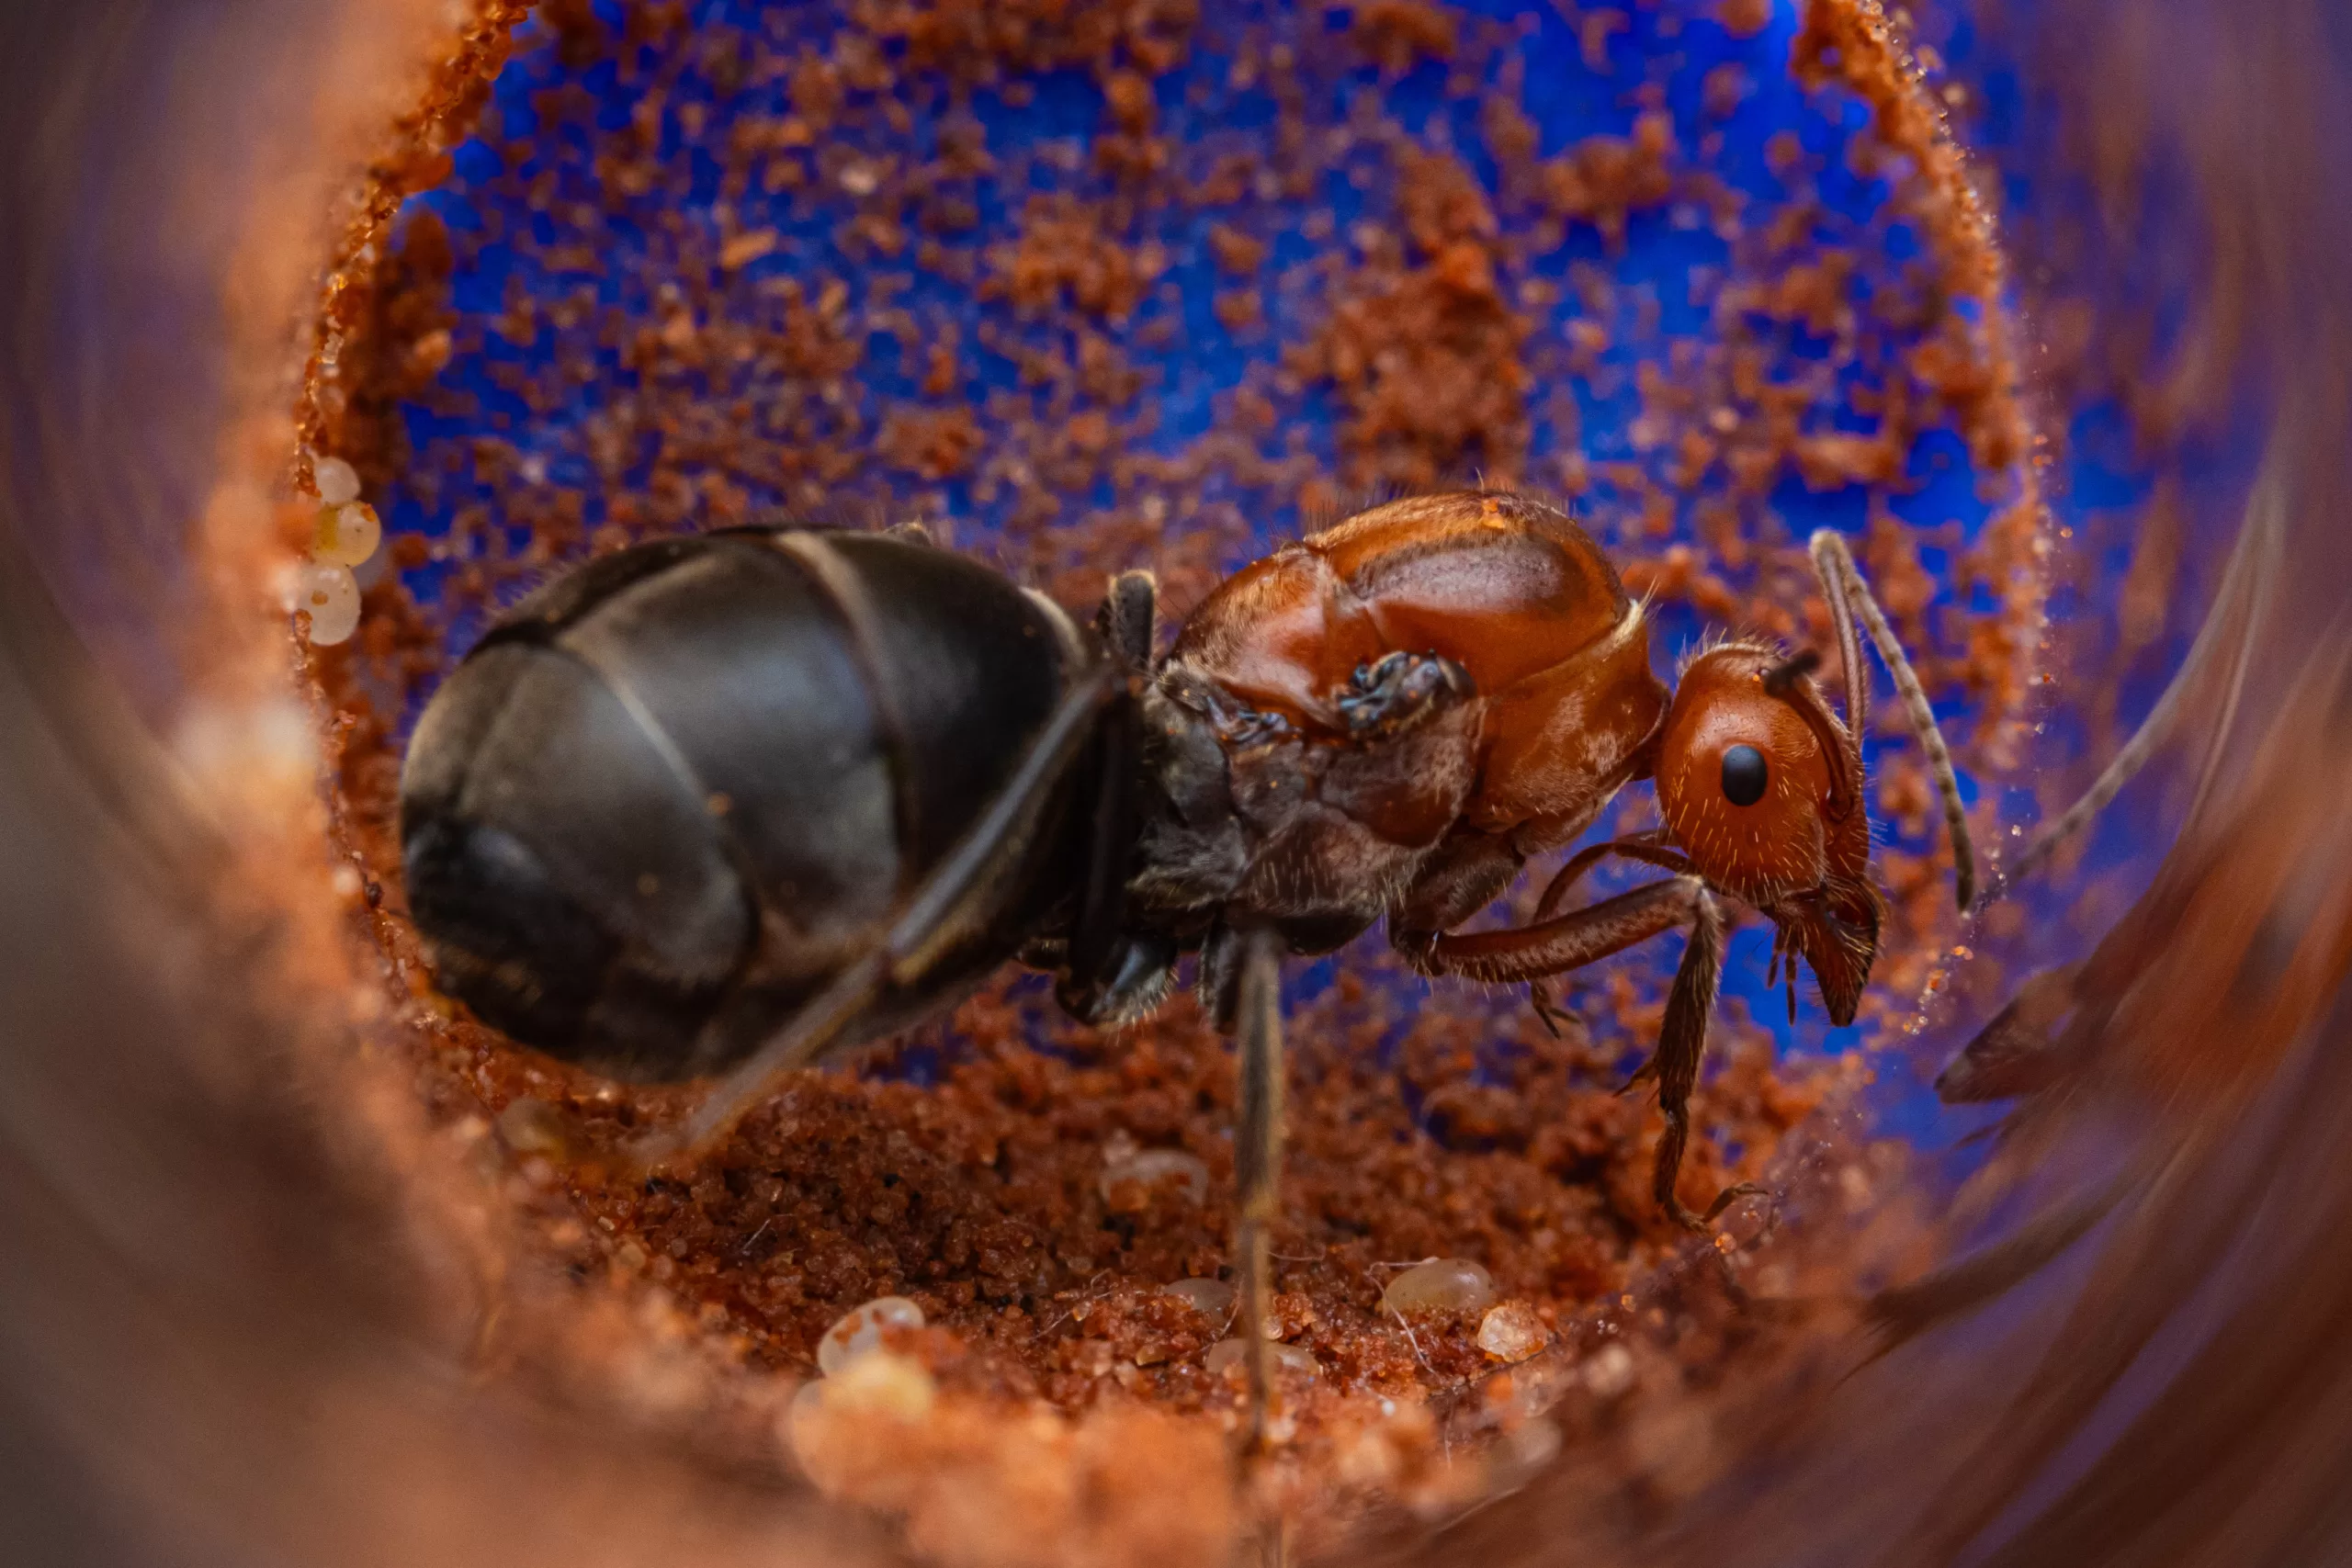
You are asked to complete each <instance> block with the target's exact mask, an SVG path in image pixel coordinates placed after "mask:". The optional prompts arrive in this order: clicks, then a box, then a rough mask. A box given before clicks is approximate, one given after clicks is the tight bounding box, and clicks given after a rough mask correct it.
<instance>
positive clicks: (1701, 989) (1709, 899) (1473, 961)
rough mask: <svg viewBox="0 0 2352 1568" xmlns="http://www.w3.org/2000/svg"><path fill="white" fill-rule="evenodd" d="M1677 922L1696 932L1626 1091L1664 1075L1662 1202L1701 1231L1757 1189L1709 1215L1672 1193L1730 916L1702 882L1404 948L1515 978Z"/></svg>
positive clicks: (1568, 965) (1427, 966) (1660, 1082)
mask: <svg viewBox="0 0 2352 1568" xmlns="http://www.w3.org/2000/svg"><path fill="white" fill-rule="evenodd" d="M1671 853H1672V852H1671V851H1665V852H1661V854H1662V855H1665V854H1671ZM1645 858H1646V857H1645ZM1679 925H1688V926H1689V927H1690V928H1691V941H1690V944H1689V945H1688V946H1687V947H1685V948H1684V949H1683V953H1682V963H1681V964H1680V966H1679V968H1677V969H1676V971H1675V975H1674V988H1673V990H1672V992H1671V993H1670V994H1669V995H1668V998H1667V1005H1666V1023H1665V1027H1664V1030H1663V1031H1662V1032H1661V1033H1660V1035H1659V1037H1658V1045H1657V1050H1656V1051H1655V1052H1653V1053H1651V1055H1650V1059H1649V1060H1648V1061H1647V1062H1645V1063H1644V1064H1643V1066H1642V1067H1641V1070H1640V1071H1638V1072H1636V1073H1635V1074H1634V1076H1633V1077H1632V1079H1631V1080H1629V1081H1628V1082H1627V1084H1626V1085H1625V1087H1626V1088H1627V1089H1632V1088H1633V1087H1634V1085H1635V1084H1639V1083H1642V1082H1645V1081H1646V1080H1648V1079H1651V1078H1655V1079H1657V1086H1658V1097H1657V1098H1658V1109H1659V1111H1661V1112H1663V1113H1664V1115H1665V1117H1666V1132H1665V1134H1664V1135H1663V1136H1662V1137H1661V1138H1660V1140H1659V1142H1658V1148H1657V1177H1656V1190H1657V1199H1658V1203H1659V1206H1660V1207H1662V1208H1663V1209H1665V1210H1666V1212H1667V1213H1668V1215H1669V1216H1671V1217H1672V1218H1673V1219H1674V1220H1675V1222H1676V1223H1677V1224H1681V1225H1683V1226H1685V1227H1686V1228H1688V1229H1692V1230H1702V1229H1704V1228H1705V1227H1706V1225H1707V1224H1708V1223H1709V1222H1711V1221H1713V1219H1714V1218H1715V1216H1716V1215H1718V1214H1720V1213H1723V1211H1724V1206H1725V1205H1727V1204H1728V1203H1730V1202H1731V1201H1733V1200H1734V1199H1736V1198H1738V1197H1741V1196H1743V1195H1745V1194H1747V1193H1748V1192H1752V1191H1755V1190H1756V1189H1755V1188H1754V1187H1751V1186H1748V1185H1746V1184H1741V1185H1739V1186H1735V1187H1731V1188H1727V1189H1725V1190H1724V1192H1723V1193H1722V1194H1721V1195H1719V1196H1718V1197H1717V1198H1716V1199H1715V1201H1714V1202H1713V1204H1712V1205H1710V1206H1709V1207H1708V1209H1707V1211H1706V1213H1703V1214H1694V1213H1691V1211H1690V1210H1689V1209H1687V1208H1685V1207H1683V1205H1682V1202H1681V1201H1680V1200H1679V1198H1677V1197H1676V1196H1675V1191H1674V1183H1675V1177H1676V1175H1677V1174H1678V1173H1679V1171H1680V1169H1681V1168H1682V1151H1683V1148H1684V1146H1685V1145H1687V1144H1688V1143H1689V1141H1690V1135H1691V1116H1690V1100H1691V1089H1692V1087H1693V1086H1694V1085H1695V1084H1696V1083H1697V1082H1698V1079H1699V1066H1700V1063H1701V1061H1702V1059H1703V1058H1704V1056H1705V1055H1706V1049H1707V1021H1708V1019H1709V1018H1710V1016H1711V1015H1712V1014H1713V1011H1714V1007H1715V992H1716V989H1717V987H1718V986H1719V984H1720V983H1721V980H1722V976H1723V953H1724V931H1725V928H1726V925H1727V922H1726V921H1725V919H1724V913H1723V908H1722V906H1721V905H1719V904H1717V903H1716V901H1715V898H1714V896H1713V894H1711V893H1709V892H1708V891H1707V887H1706V884H1705V883H1703V882H1702V881H1700V880H1699V878H1697V877H1696V876H1689V875H1683V876H1676V877H1673V878H1670V879H1669V880H1667V881H1664V882H1652V883H1648V884H1645V886H1640V887H1636V888H1634V890H1633V891H1632V892H1630V893H1621V894H1619V895H1618V896H1617V897H1614V898H1611V899H1607V900H1605V901H1603V902H1601V903H1599V904H1594V905H1591V906H1589V907H1588V908H1582V909H1578V910H1577V911H1576V912H1575V913H1574V914H1569V915H1562V916H1559V917H1557V918H1555V919H1550V920H1544V921H1540V922H1538V923H1536V924H1534V925H1529V926H1521V927H1520V928H1518V929H1517V930H1514V931H1472V932H1468V933H1466V934H1461V935H1453V936H1438V937H1434V938H1430V939H1429V940H1428V941H1427V942H1426V943H1425V944H1424V945H1421V946H1419V947H1418V948H1413V947H1408V948H1406V955H1407V957H1408V959H1411V960H1413V961H1414V962H1415V963H1416V964H1419V967H1421V968H1422V969H1423V970H1424V971H1425V972H1427V973H1430V974H1449V975H1461V976H1465V977H1467V978H1469V979H1473V980H1485V981H1487V982H1489V983H1493V984H1509V983H1510V982H1512V981H1518V980H1533V979H1539V978H1541V977H1543V976H1547V975H1558V974H1562V973H1564V972H1566V971H1567V970H1570V969H1576V968H1580V967H1582V966H1583V965H1585V964H1590V963H1593V962H1595V961H1596V960H1598V959H1602V958H1606V957H1608V956H1609V955H1610V954H1611V953H1622V952H1623V951H1624V950H1625V949H1626V948H1629V947H1632V946H1633V945H1634V944H1635V943H1636V942H1645V941H1647V940H1648V939H1649V938H1651V937H1654V936H1658V935H1660V934H1662V933H1664V932H1666V931H1672V930H1673V929H1674V928H1675V927H1677V926H1679Z"/></svg>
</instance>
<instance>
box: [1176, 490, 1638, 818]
mask: <svg viewBox="0 0 2352 1568" xmlns="http://www.w3.org/2000/svg"><path fill="white" fill-rule="evenodd" d="M1397 652H1401V653H1412V654H1438V655H1442V656H1443V657H1444V658H1447V659H1450V660H1453V661H1454V662H1456V663H1458V664H1460V665H1461V666H1462V667H1463V669H1464V670H1465V671H1468V672H1469V674H1470V677H1471V679H1472V681H1473V682H1475V683H1476V687H1477V691H1478V697H1479V700H1480V702H1481V704H1482V705H1483V707H1484V717H1483V722H1482V725H1481V728H1480V731H1479V737H1480V738H1479V742H1478V744H1479V746H1480V748H1481V751H1482V755H1481V758H1480V771H1479V778H1478V784H1477V786H1476V790H1475V791H1474V792H1473V794H1472V795H1471V796H1470V798H1469V800H1468V801H1467V803H1466V804H1465V805H1464V807H1463V810H1462V818H1463V820H1464V823H1465V824H1467V825H1468V826H1470V827H1472V828H1474V829H1477V830H1480V831H1484V832H1491V833H1499V832H1505V831H1509V830H1511V829H1519V828H1521V827H1523V826H1526V825H1530V824H1534V825H1537V826H1538V828H1539V829H1541V828H1544V827H1546V826H1551V825H1559V826H1563V827H1565V826H1566V825H1569V824H1577V825H1580V824H1581V822H1582V820H1584V819H1585V818H1589V816H1590V814H1591V812H1592V811H1593V810H1594V809H1596V808H1597V807H1598V806H1599V805H1600V802H1601V801H1603V800H1605V799H1607V797H1608V795H1610V794H1611V792H1613V791H1614V790H1615V789H1616V788H1617V787H1618V786H1619V785H1620V784H1623V782H1624V780H1625V778H1626V777H1627V776H1629V774H1630V773H1632V772H1634V771H1635V770H1636V769H1637V767H1638V763H1639V761H1640V759H1641V758H1642V756H1643V755H1644V754H1645V753H1644V748H1645V746H1646V745H1647V743H1648V742H1649V741H1650V739H1651V738H1652V737H1653V736H1654V734H1655V733H1656V731H1657V727H1658V725H1659V723H1660V721H1661V719H1662V717H1663V716H1664V714H1665V711H1666V702H1667V693H1666V688H1665V687H1664V685H1663V684H1662V683H1661V682H1659V681H1658V679H1657V675H1656V674H1655V672H1654V671H1652V670H1651V669H1650V663H1649V637H1648V633H1647V630H1646V628H1645V626H1644V625H1643V622H1642V618H1641V614H1640V608H1639V606H1638V605H1636V604H1634V603H1633V601H1632V600H1631V599H1630V598H1628V597H1627V595H1626V593H1625V590H1624V586H1623V583H1622V582H1621V581H1619V579H1618V576H1617V573H1616V571H1615V570H1614V569H1613V568H1612V567H1611V565H1610V564H1609V561H1608V559H1607V558H1606V557H1604V556H1603V555H1602V554H1601V552H1600V547H1599V546H1597V545H1596V544H1594V543H1593V541H1592V540H1591V538H1590V537H1589V536H1587V535H1586V534H1585V533H1584V531H1583V530H1582V529H1580V528H1578V527H1577V525H1575V523H1573V522H1571V521H1570V520H1569V519H1568V517H1567V516H1566V513H1562V512H1561V511H1559V510H1558V509H1557V508H1555V507H1553V506H1550V505H1548V504H1546V503H1544V502H1540V501H1537V500H1534V499H1533V498H1532V497H1527V496H1521V495H1513V494H1509V493H1499V492H1485V491H1466V492H1456V493H1453V494H1446V495H1432V496H1419V497H1414V498H1411V499H1408V500H1405V501H1399V502H1391V503H1390V504H1388V505H1385V506H1381V507H1376V508H1374V510H1372V511H1370V512H1365V513H1359V514H1358V515H1356V516H1354V517H1351V518H1350V519H1348V520H1347V521H1346V522H1344V523H1342V524H1340V525H1339V526H1337V527H1335V528H1332V529H1329V530H1328V531H1326V532H1324V533H1321V534H1317V535H1314V536H1310V537H1308V538H1306V539H1305V540H1302V541H1301V542H1299V543H1298V544H1296V545H1293V546H1289V547H1285V548H1283V550H1280V551H1278V552H1276V553H1275V554H1274V555H1272V556H1269V557H1267V558H1265V559H1263V560H1261V561H1259V562H1257V563H1255V564H1254V565H1251V566H1250V567H1248V568H1245V569H1244V570H1242V571H1240V572H1239V573H1238V574H1236V575H1235V576H1234V577H1233V578H1232V579H1230V580H1229V581H1227V582H1226V583H1225V584H1224V585H1223V586H1222V587H1220V588H1219V589H1218V590H1217V591H1216V593H1214V594H1212V595H1211V596H1210V597H1209V598H1208V599H1207V600H1206V601H1205V602H1204V603H1203V604H1202V605H1201V607H1200V608H1199V609H1198V610H1197V611H1195V612H1194V613H1193V616H1192V618H1191V619H1190V620H1189V621H1187V622H1186V624H1185V626H1184V630H1183V632H1182V636H1181V637H1179V638H1178V640H1177V644H1176V648H1175V649H1174V653H1173V656H1172V657H1173V658H1174V659H1175V660H1181V661H1183V662H1184V663H1186V664H1187V665H1188V666H1189V667H1190V668H1191V669H1193V671H1197V672H1199V673H1200V674H1202V675H1204V676H1206V677H1208V678H1210V679H1212V680H1214V681H1216V682H1217V683H1218V684H1219V685H1221V686H1222V687H1224V688H1225V690H1227V692H1228V693H1230V694H1232V695H1233V696H1234V697H1236V698H1237V699H1238V700H1240V701H1242V702H1244V703H1247V704H1249V705H1251V706H1254V707H1258V708H1261V709H1262V710H1265V711H1269V712H1274V713H1279V714H1281V715H1283V716H1284V717H1286V718H1288V719H1290V720H1291V721H1292V722H1293V723H1295V724H1296V725H1298V726H1300V727H1301V728H1305V729H1306V730H1307V731H1308V732H1309V733H1320V734H1323V735H1327V736H1329V737H1332V738H1335V739H1336V738H1338V737H1340V736H1344V735H1345V734H1346V732H1347V731H1346V726H1345V724H1344V723H1343V722H1342V720H1341V718H1340V715H1339V712H1338V709H1337V707H1336V699H1337V697H1338V695H1339V694H1340V693H1341V692H1342V691H1344V690H1345V689H1346V687H1347V684H1348V682H1349V681H1350V679H1351V676H1352V675H1353V674H1354V672H1355V671H1356V670H1357V669H1358V668H1360V667H1362V666H1365V665H1368V664H1371V663H1373V662H1374V661H1375V660H1379V659H1380V658H1381V657H1382V656H1383V655H1385V654H1388V653H1397Z"/></svg>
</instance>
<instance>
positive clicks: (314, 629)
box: [287, 457, 384, 648]
mask: <svg viewBox="0 0 2352 1568" xmlns="http://www.w3.org/2000/svg"><path fill="white" fill-rule="evenodd" d="M311 473H312V475H313V476H314V478H315V479H316V481H317V485H318V491H319V511H318V515H317V517H316V519H315V520H314V521H313V522H312V524H311V558H310V559H309V560H307V561H305V562H303V563H302V566H301V568H300V570H297V571H296V572H295V574H294V582H293V590H292V592H291V593H290V594H289V595H288V599H289V603H288V606H287V607H288V609H290V610H296V611H300V612H302V613H303V614H305V615H309V616H310V617H311V631H310V637H311V644H312V645H313V646H315V647H319V648H328V647H332V646H334V644H336V643H339V642H343V641H345V640H347V639H348V638H349V637H350V636H351V634H352V633H354V632H356V631H357V630H358V629H359V580H358V579H357V578H356V577H354V576H353V575H352V574H351V569H352V568H353V567H355V566H357V565H359V564H361V563H362V562H363V561H365V560H367V559H368V557H370V556H372V555H374V554H375V553H376V547H377V546H378V545H379V544H381V543H382V542H383V538H384V526H383V525H382V524H381V523H380V522H379V521H378V520H377V517H376V509H375V508H374V507H372V506H370V505H368V503H367V502H364V501H362V500H360V499H359V475H358V473H357V472H356V470H354V469H353V468H352V466H351V465H350V464H348V463H346V462H345V461H344V460H343V459H342V458H340V457H321V458H319V459H318V460H317V461H316V462H315V463H313V464H312V465H311Z"/></svg>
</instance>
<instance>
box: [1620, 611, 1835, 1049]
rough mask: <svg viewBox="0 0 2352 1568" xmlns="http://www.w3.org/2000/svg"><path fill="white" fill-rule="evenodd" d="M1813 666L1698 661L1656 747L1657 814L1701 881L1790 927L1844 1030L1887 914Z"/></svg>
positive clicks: (1741, 655)
mask: <svg viewBox="0 0 2352 1568" xmlns="http://www.w3.org/2000/svg"><path fill="white" fill-rule="evenodd" d="M1811 663H1812V661H1811V660H1789V659H1786V658H1784V657H1783V656H1782V655H1781V654H1780V653H1779V652H1777V651H1776V650H1774V649H1768V648H1761V647H1758V646H1757V645H1755V644H1753V643H1731V644H1728V645H1726V646H1724V647H1722V648H1718V649H1712V650H1710V651H1709V652H1707V653H1705V654H1702V655H1701V656H1700V657H1699V658H1698V659H1696V660H1693V661H1692V662H1691V666H1690V668H1689V669H1687V670H1685V671H1683V672H1682V679H1681V682H1680V683H1679V686H1678V687H1677V689H1676V691H1675V694H1674V705H1673V706H1672V707H1671V708H1669V709H1668V712H1667V716H1666V728H1665V729H1664V731H1663V732H1662V733H1661V734H1660V736H1659V739H1658V753H1657V803H1658V810H1659V812H1660V813H1661V814H1662V815H1663V816H1664V817H1665V818H1666V826H1667V829H1668V832H1670V833H1672V834H1673V836H1674V840H1675V841H1676V843H1677V844H1679V846H1680V847H1681V849H1682V852H1684V853H1685V854H1687V855H1689V856H1690V857H1691V865H1692V867H1693V868H1694V869H1695V870H1696V871H1697V872H1698V874H1700V875H1701V876H1702V877H1704V878H1705V879H1706V880H1707V881H1708V883H1710V884H1711V885H1713V886H1715V887H1718V888H1720V889H1722V890H1723V891H1724V892H1725V893H1728V894H1730V895H1731V896H1732V897H1735V898H1737V899H1738V900H1739V901H1740V902H1742V903H1744V904H1747V905H1748V906H1749V907H1751V908H1756V909H1758V910H1760V911H1762V912H1763V913H1765V914H1767V915H1769V916H1770V917H1771V918H1772V919H1773V920H1775V921H1776V922H1778V924H1779V925H1780V927H1781V938H1782V940H1783V942H1786V943H1787V944H1789V945H1790V946H1792V947H1793V948H1794V949H1795V950H1796V951H1797V952H1799V953H1803V954H1804V957H1805V960H1806V962H1807V963H1809V964H1812V965H1813V971H1814V974H1815V976H1817V977H1818V978H1819V980H1820V982H1821V998H1822V1002H1823V1004H1824V1005H1825V1006H1826V1008H1827V1009H1828V1010H1829V1015H1830V1017H1831V1018H1832V1019H1833V1020H1834V1021H1837V1022H1838V1023H1840V1024H1844V1023H1847V1022H1849V1021H1852V1018H1853V1014H1854V1007H1855V1004H1856V1003H1857V1002H1859V1001H1860V998H1861V991H1862V987H1863V986H1864V985H1865V984H1866V983H1867V982H1868V981H1869V979H1870V970H1871V960H1872V958H1874V957H1875V956H1876V955H1877V951H1878V927H1879V902H1878V898H1877V896H1876V894H1875V893H1874V892H1873V891H1872V890H1871V886H1870V854H1871V829H1870V819H1869V818H1868V816H1867V815H1866V814H1865V813H1864V812H1863V810H1862V805H1861V760H1860V753H1859V752H1858V750H1857V749H1856V748H1855V745H1854V742H1853V740H1852V739H1851V738H1850V737H1849V736H1848V734H1847V733H1846V727H1845V726H1844V725H1843V724H1841V723H1839V722H1838V717H1837V716H1836V715H1835V714H1833V713H1831V712H1830V711H1829V705H1828V704H1827V703H1826V702H1824V701H1823V700H1822V697H1821V694H1820V693H1819V692H1818V691H1816V690H1815V688H1814V685H1813V682H1812V681H1811V680H1810V679H1809V678H1808V675H1807V673H1806V671H1809V670H1810V668H1811Z"/></svg>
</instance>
